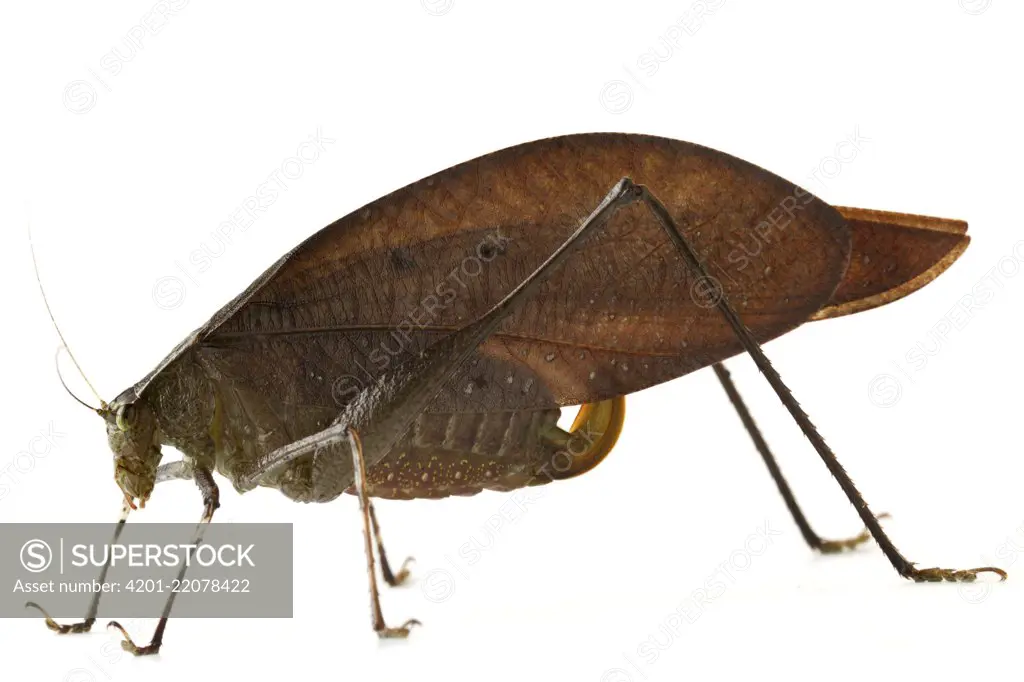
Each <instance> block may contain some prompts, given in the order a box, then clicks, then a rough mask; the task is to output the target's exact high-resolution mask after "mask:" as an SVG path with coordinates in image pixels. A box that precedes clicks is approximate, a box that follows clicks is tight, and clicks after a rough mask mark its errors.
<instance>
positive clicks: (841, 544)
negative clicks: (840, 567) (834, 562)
mask: <svg viewBox="0 0 1024 682" xmlns="http://www.w3.org/2000/svg"><path fill="white" fill-rule="evenodd" d="M875 518H876V519H877V520H879V521H881V520H882V519H887V518H890V515H889V512H882V513H881V514H879V515H878V516H876V517H875ZM869 540H871V533H870V532H869V531H868V529H867V528H865V529H864V530H862V531H861V532H860V534H858V535H856V536H854V537H852V538H847V539H845V540H823V541H822V543H821V546H820V547H818V551H819V552H821V553H822V554H838V553H839V552H844V551H846V550H852V549H856V548H857V547H858V546H859V545H862V544H864V543H865V542H868V541H869Z"/></svg>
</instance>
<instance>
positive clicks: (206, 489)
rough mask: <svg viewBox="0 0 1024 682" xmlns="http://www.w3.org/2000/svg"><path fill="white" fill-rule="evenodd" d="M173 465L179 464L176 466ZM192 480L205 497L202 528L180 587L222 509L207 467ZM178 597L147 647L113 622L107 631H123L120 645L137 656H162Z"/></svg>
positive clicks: (197, 470)
mask: <svg viewBox="0 0 1024 682" xmlns="http://www.w3.org/2000/svg"><path fill="white" fill-rule="evenodd" d="M173 464H178V463H177V462H174V463H173ZM161 468H163V467H161ZM165 471H176V472H178V473H182V475H181V476H178V477H179V478H187V476H185V475H184V474H183V471H179V470H178V469H175V468H169V469H166V470H165ZM191 476H192V478H193V479H194V480H195V482H196V485H197V486H199V491H200V492H201V493H202V495H203V516H202V518H201V519H200V520H199V525H198V526H196V532H195V534H194V535H193V537H192V545H193V547H192V549H191V550H190V552H189V557H188V561H185V562H183V563H182V565H181V570H179V571H178V582H179V583H180V582H181V581H182V579H183V578H184V577H185V571H186V569H187V568H188V565H189V564H190V563H191V562H192V558H193V556H194V555H195V552H196V549H197V548H198V546H199V544H200V543H201V542H202V541H203V535H204V534H205V533H206V528H207V527H208V526H209V525H210V521H212V520H213V512H214V511H216V509H217V507H219V506H220V490H219V489H218V488H217V483H216V481H214V480H213V474H212V473H211V472H210V470H209V469H206V468H204V467H200V466H194V467H193V468H192V471H191ZM176 596H177V592H176V591H171V594H170V595H169V596H168V598H167V603H166V604H164V610H163V613H162V614H161V615H160V621H159V622H158V623H157V625H156V630H155V631H154V632H153V638H152V639H151V640H150V642H149V644H147V645H146V646H138V645H137V644H136V643H135V642H134V641H132V638H131V637H130V636H129V635H128V632H127V631H126V630H125V629H124V627H122V626H121V624H120V623H118V622H117V621H113V620H112V621H110V623H108V624H107V627H113V628H116V629H117V630H120V631H121V634H122V635H123V636H124V641H123V642H121V648H122V649H124V650H125V651H127V652H129V653H131V654H134V655H135V656H149V655H152V654H156V653H159V652H160V646H161V645H162V644H163V641H164V630H166V629H167V620H168V618H170V615H171V607H172V606H174V598H175V597H176Z"/></svg>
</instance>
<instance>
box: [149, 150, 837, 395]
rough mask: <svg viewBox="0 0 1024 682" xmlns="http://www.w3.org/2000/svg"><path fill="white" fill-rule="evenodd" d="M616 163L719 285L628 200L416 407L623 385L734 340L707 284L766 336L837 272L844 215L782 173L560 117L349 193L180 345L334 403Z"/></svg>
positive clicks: (590, 205) (503, 278) (618, 390)
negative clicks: (331, 219) (425, 173)
mask: <svg viewBox="0 0 1024 682" xmlns="http://www.w3.org/2000/svg"><path fill="white" fill-rule="evenodd" d="M623 176H629V177H630V178H632V179H633V180H634V181H635V182H637V183H642V184H646V185H648V186H649V187H650V188H651V190H652V191H653V192H654V193H655V194H656V195H657V196H658V197H659V198H660V199H661V200H662V201H663V202H664V203H665V205H666V206H667V207H668V209H669V210H670V212H671V213H672V215H673V216H674V217H675V219H676V220H677V221H678V224H679V225H680V227H681V228H682V229H683V230H684V231H685V233H686V234H687V236H688V238H689V239H691V240H692V242H693V243H694V244H695V246H696V247H697V250H698V252H699V253H701V254H702V256H703V259H704V261H705V263H706V265H707V267H708V268H709V269H710V271H711V273H712V274H713V275H714V277H715V279H716V280H717V283H715V282H711V283H709V282H699V281H697V280H696V279H695V277H694V275H693V274H692V273H690V272H689V271H688V270H687V267H686V265H685V263H684V261H683V260H682V258H681V257H680V256H679V255H678V254H677V253H676V251H675V249H674V248H673V246H672V245H671V243H670V242H669V240H668V238H667V237H666V235H665V234H664V232H663V231H662V229H661V228H660V227H659V225H658V224H657V223H656V222H655V221H654V219H653V218H652V216H651V215H650V213H649V211H648V210H647V208H646V207H645V206H643V205H633V206H630V207H628V208H626V209H624V210H622V211H621V212H620V213H619V214H618V215H617V216H616V217H615V218H614V219H613V220H612V221H611V222H610V223H609V224H608V226H607V228H606V230H605V231H604V232H603V233H601V234H599V235H596V236H595V237H594V238H593V239H592V240H591V241H590V242H589V243H588V245H587V246H586V247H585V248H584V249H583V250H582V251H581V252H579V253H578V254H577V255H576V256H574V258H573V259H570V261H569V262H568V263H567V264H566V265H565V266H564V267H563V268H562V269H561V270H560V271H559V272H557V273H556V274H555V275H554V276H553V277H552V278H551V279H550V281H549V282H548V283H547V284H546V285H545V286H544V287H543V288H542V290H541V291H540V292H539V293H538V294H537V295H536V296H535V297H534V298H533V299H532V300H530V301H529V302H527V303H526V304H525V305H524V306H523V308H522V309H521V310H519V311H518V312H517V313H516V314H515V315H513V316H512V317H511V318H510V319H508V320H507V321H506V323H505V324H504V326H503V328H502V332H501V333H500V334H497V335H495V336H494V337H493V338H492V339H490V340H489V341H488V342H486V343H485V344H484V345H483V346H482V347H481V348H480V350H479V352H478V353H477V354H476V356H475V357H474V358H473V360H472V361H471V362H470V363H469V366H468V367H467V368H465V371H464V372H462V373H461V374H460V375H459V376H458V377H457V378H456V379H454V380H453V381H452V382H450V384H449V385H448V387H447V388H446V389H445V390H444V391H442V393H441V394H440V395H439V396H438V398H437V399H436V400H435V402H434V404H433V406H432V410H436V411H484V410H498V409H521V408H528V407H535V408H540V407H554V406H559V405H575V404H580V403H584V402H593V401H597V400H602V399H605V398H609V397H612V396H616V395H623V394H626V393H630V392H633V391H637V390H640V389H643V388H646V387H648V386H652V385H654V384H657V383H660V382H663V381H667V380H669V379H672V378H675V377H678V376H681V375H683V374H686V373H688V372H691V371H694V370H696V369H699V368H701V367H705V366H707V365H709V364H711V363H713V362H715V361H718V360H722V359H724V358H727V357H729V356H731V355H735V354H736V353H738V352H740V351H741V350H742V349H741V347H740V345H739V343H738V342H737V341H736V340H735V337H734V335H733V333H732V331H731V330H730V329H729V327H728V326H727V324H726V323H725V322H724V321H723V319H722V318H721V315H720V313H718V311H717V310H715V309H714V308H713V307H711V306H710V305H709V296H710V297H713V296H714V295H715V293H716V286H717V284H718V283H720V286H721V288H722V289H723V290H724V292H725V293H726V295H728V296H729V298H730V300H731V301H732V303H733V305H734V306H735V307H736V308H737V310H738V311H739V313H740V315H741V317H742V318H743V320H744V321H745V323H746V324H747V326H748V327H749V328H750V329H751V330H752V331H753V333H754V335H755V336H756V337H757V338H759V339H761V340H767V339H770V338H773V337H775V336H778V335H780V334H782V333H784V332H786V331H789V330H791V329H793V328H794V327H796V326H798V325H799V324H801V323H802V322H804V321H805V320H807V319H808V318H809V317H810V316H811V315H813V314H814V313H815V312H816V311H818V310H819V309H820V308H821V307H822V306H823V305H825V304H826V303H827V302H828V301H829V299H830V297H831V296H832V294H833V292H834V291H835V289H836V287H837V286H838V284H839V282H840V280H841V279H842V277H843V274H844V272H845V270H846V267H847V264H848V259H849V253H850V239H851V238H850V232H849V229H848V226H847V224H846V222H845V221H844V220H843V218H842V217H841V216H840V215H839V214H838V213H837V212H836V211H835V210H834V209H833V208H831V207H830V206H828V205H827V204H825V203H823V202H821V201H820V200H818V199H817V198H815V197H814V196H813V195H811V194H810V193H808V192H806V191H805V190H802V189H800V188H798V187H796V186H795V185H793V184H792V183H790V182H787V181H785V180H783V179H782V178H779V177H778V176H776V175H774V174H772V173H769V172H767V171H765V170H763V169H761V168H759V167H757V166H754V165H752V164H750V163H747V162H745V161H742V160H740V159H737V158H735V157H732V156H729V155H727V154H724V153H721V152H718V151H714V150H711V149H707V148H705V147H700V146H697V145H693V144H689V143H686V142H680V141H676V140H670V139H665V138H658V137H652V136H644V135H626V134H618V133H594V134H582V135H570V136H564V137H556V138H550V139H544V140H539V141H535V142H530V143H527V144H522V145H519V146H516V147H511V148H508V149H504V150H501V151H498V152H494V153H492V154H488V155H486V156H482V157H479V158H477V159H473V160H471V161H467V162H465V163H462V164H459V165H457V166H454V167H452V168H449V169H447V170H444V171H441V172H440V173H437V174H435V175H433V176H431V177H428V178H425V179H423V180H420V181H418V182H415V183H413V184H411V185H408V186H406V187H403V188H402V189H399V190H397V191H395V192H393V193H391V194H389V195H387V196H385V197H383V198H381V199H378V200H377V201H374V202H373V203H371V204H368V205H367V206H365V207H363V208H361V209H359V210H357V211H354V212H353V213H351V214H349V215H347V216H345V217H344V218H342V219H340V220H338V221H337V222H335V223H333V224H331V225H329V226H328V227H326V228H324V229H323V230H321V231H320V232H318V233H316V234H315V235H313V236H312V237H311V238H309V239H308V240H307V241H306V242H304V243H303V244H302V245H300V246H299V247H298V248H296V249H295V250H294V251H293V252H292V253H290V254H288V255H287V256H285V257H284V258H282V259H281V260H280V261H279V262H278V263H277V264H275V265H274V266H273V267H272V268H271V269H270V270H268V271H267V273H265V274H264V276H263V277H261V278H260V280H258V281H257V282H255V283H254V284H253V286H251V287H250V288H249V289H248V290H247V291H246V292H245V293H243V294H242V295H241V296H239V297H238V298H237V299H236V300H235V301H233V302H232V303H231V304H229V305H228V306H227V307H225V308H224V309H223V310H222V311H221V312H220V313H218V315H217V316H215V317H214V318H213V320H211V322H210V323H209V324H208V325H206V326H205V327H204V328H203V329H200V330H198V331H197V332H196V334H195V335H194V336H193V337H191V338H190V339H189V340H187V341H186V342H185V343H184V344H183V345H182V347H180V349H181V348H190V347H193V346H197V347H196V349H195V350H196V352H197V353H198V356H199V357H200V358H201V360H202V362H204V363H206V364H207V365H208V367H210V368H211V370H212V371H214V372H216V373H217V374H219V375H221V376H222V377H224V378H228V379H231V380H232V381H238V382H243V383H244V384H246V385H247V386H248V387H249V388H250V390H254V391H257V392H258V393H260V394H263V395H267V396H274V395H283V394H285V393H286V392H288V391H290V390H291V391H294V386H295V383H296V382H299V383H301V384H302V386H301V388H300V389H299V391H300V393H301V395H300V396H299V399H300V400H301V401H302V402H308V403H309V404H323V403H325V402H330V401H332V400H333V401H334V402H335V403H338V402H344V399H345V398H347V397H349V396H350V395H351V394H352V393H353V392H354V390H355V389H357V388H359V387H360V386H362V385H365V384H366V383H367V382H368V381H370V380H371V379H372V377H374V376H376V375H378V374H380V373H381V372H383V371H385V370H386V369H388V368H389V367H393V366H395V364H396V363H397V362H399V361H400V360H401V359H402V358H403V357H407V354H408V353H415V352H418V351H419V350H421V349H423V348H424V347H426V346H427V345H428V344H429V343H430V342H431V341H432V340H434V339H436V338H438V337H439V336H440V335H443V334H447V333H450V332H451V331H453V330H455V329H458V328H459V327H461V326H463V325H465V324H466V323H467V322H469V321H471V320H473V319H475V318H477V317H479V316H480V315H481V314H482V313H483V312H485V311H486V310H487V309H488V308H489V307H490V306H491V305H493V304H494V303H496V302H497V301H498V300H500V299H501V298H502V296H504V295H505V294H506V293H508V292H509V291H510V290H511V289H512V288H513V287H514V286H515V285H516V284H518V283H519V282H520V281H522V280H523V279H524V278H525V277H526V276H527V275H528V274H529V273H530V272H532V271H533V270H534V269H535V268H536V267H537V266H538V265H539V264H540V263H541V262H542V261H543V260H544V259H545V258H546V257H547V256H548V255H549V254H550V253H551V252H552V251H553V250H554V249H555V248H557V246H558V245H559V244H561V243H562V241H563V240H564V239H565V238H566V237H567V236H568V235H569V234H571V233H572V231H573V230H574V229H575V227H576V226H577V225H578V224H579V222H580V221H581V220H582V219H583V218H585V217H586V216H587V215H588V214H589V213H590V212H591V211H592V210H593V209H594V208H595V207H596V206H597V204H598V203H599V202H600V201H601V199H602V198H603V197H604V196H605V194H606V193H607V192H608V190H609V189H610V188H611V187H612V186H613V185H614V184H615V182H617V181H618V180H619V179H620V178H622V177H623ZM180 349H179V352H180ZM139 388H140V389H141V388H144V383H143V385H142V386H140V387H139Z"/></svg>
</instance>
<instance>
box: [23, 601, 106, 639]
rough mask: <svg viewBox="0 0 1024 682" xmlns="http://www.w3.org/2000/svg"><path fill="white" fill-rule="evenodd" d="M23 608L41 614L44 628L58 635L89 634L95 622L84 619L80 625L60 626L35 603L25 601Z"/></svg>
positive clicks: (93, 619) (92, 619) (90, 619)
mask: <svg viewBox="0 0 1024 682" xmlns="http://www.w3.org/2000/svg"><path fill="white" fill-rule="evenodd" d="M25 608H26V609H36V610H37V611H39V612H40V613H41V614H43V617H45V618H46V627H48V628H50V629H51V630H53V631H54V632H56V633H57V634H58V635H66V634H69V633H70V634H77V633H79V632H89V630H91V629H92V624H93V623H95V622H96V619H95V618H86V619H85V620H83V621H82V622H80V623H71V624H70V625H61V624H60V623H58V622H57V621H55V620H54V619H53V618H50V614H49V613H47V612H46V609H44V608H43V607H42V606H40V605H39V604H37V603H35V602H34V601H27V602H25Z"/></svg>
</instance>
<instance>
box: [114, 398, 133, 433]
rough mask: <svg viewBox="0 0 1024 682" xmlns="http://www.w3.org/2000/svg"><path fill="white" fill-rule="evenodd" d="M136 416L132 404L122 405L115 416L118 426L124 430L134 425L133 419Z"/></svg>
mask: <svg viewBox="0 0 1024 682" xmlns="http://www.w3.org/2000/svg"><path fill="white" fill-rule="evenodd" d="M134 418H135V408H134V407H133V406H132V405H130V404H129V405H122V406H121V407H119V408H117V416H116V417H115V422H116V423H117V428H119V429H121V430H122V431H128V429H130V428H131V427H132V421H133V420H134Z"/></svg>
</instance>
